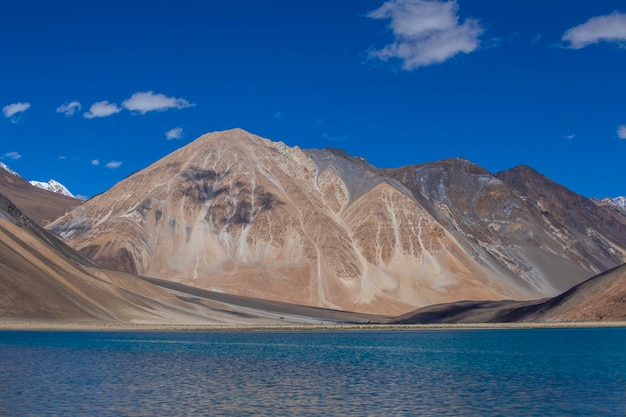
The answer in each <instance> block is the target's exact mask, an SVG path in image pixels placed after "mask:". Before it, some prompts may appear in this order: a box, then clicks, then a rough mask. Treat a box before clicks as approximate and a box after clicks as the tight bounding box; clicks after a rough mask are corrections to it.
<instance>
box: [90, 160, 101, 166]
mask: <svg viewBox="0 0 626 417" xmlns="http://www.w3.org/2000/svg"><path fill="white" fill-rule="evenodd" d="M91 165H93V166H98V165H100V161H99V160H98V159H92V160H91Z"/></svg>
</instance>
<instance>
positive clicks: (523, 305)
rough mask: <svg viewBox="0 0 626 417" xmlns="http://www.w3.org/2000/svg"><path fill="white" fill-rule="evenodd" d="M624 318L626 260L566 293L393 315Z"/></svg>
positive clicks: (412, 318) (501, 319)
mask: <svg viewBox="0 0 626 417" xmlns="http://www.w3.org/2000/svg"><path fill="white" fill-rule="evenodd" d="M625 320H626V264H625V265H622V266H619V267H617V268H613V269H611V270H609V271H606V272H604V273H602V274H599V275H596V276H594V277H592V278H589V279H588V280H586V281H584V282H583V283H581V284H579V285H576V286H575V287H573V288H571V289H570V290H568V291H566V292H565V293H563V294H561V295H559V296H557V297H554V298H551V299H548V300H535V301H510V300H508V301H461V302H455V303H447V304H439V305H433V306H427V307H424V308H421V309H418V310H416V311H412V312H409V313H406V314H404V315H402V316H399V317H396V318H395V319H393V320H392V321H391V322H392V323H396V324H414V323H512V322H529V323H537V322H547V323H559V322H592V321H593V322H603V321H604V322H617V321H625Z"/></svg>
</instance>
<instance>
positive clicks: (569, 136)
mask: <svg viewBox="0 0 626 417" xmlns="http://www.w3.org/2000/svg"><path fill="white" fill-rule="evenodd" d="M565 137H566V138H567V139H569V140H572V139H574V138H575V137H576V133H572V134H571V135H567V136H565Z"/></svg>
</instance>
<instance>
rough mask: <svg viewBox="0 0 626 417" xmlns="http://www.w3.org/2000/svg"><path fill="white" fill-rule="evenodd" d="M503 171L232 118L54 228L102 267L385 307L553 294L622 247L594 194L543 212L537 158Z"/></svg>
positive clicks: (276, 296) (610, 216)
mask: <svg viewBox="0 0 626 417" xmlns="http://www.w3.org/2000/svg"><path fill="white" fill-rule="evenodd" d="M502 175H503V176H504V177H505V179H506V181H505V180H503V179H500V178H499V177H498V176H494V175H492V174H490V173H488V172H487V171H485V170H484V169H482V168H480V167H478V166H477V165H474V164H472V163H470V162H468V161H464V160H459V159H455V160H446V161H440V162H437V163H432V164H424V165H416V166H411V167H404V168H398V169H392V170H381V169H378V168H376V167H373V166H371V165H369V164H368V163H367V162H366V161H365V160H363V159H361V158H356V157H352V156H350V155H347V154H346V153H345V152H343V151H339V150H334V149H323V150H308V151H304V150H301V149H299V148H297V147H294V148H291V147H288V146H286V145H285V144H283V143H281V142H272V141H270V140H267V139H263V138H261V137H258V136H255V135H252V134H250V133H248V132H245V131H243V130H241V129H234V130H229V131H224V132H214V133H210V134H207V135H204V136H201V137H200V138H198V139H197V140H195V141H194V142H192V143H190V144H189V145H187V146H185V147H183V148H181V149H179V150H177V151H175V152H173V153H172V154H170V155H168V156H166V157H164V158H163V159H161V160H159V161H157V162H155V163H154V164H152V165H150V166H149V167H147V168H145V169H144V170H141V171H139V172H137V173H135V174H133V175H131V176H130V177H128V178H126V179H125V180H123V181H121V182H120V183H118V184H117V185H116V186H114V187H113V188H112V189H110V190H109V191H107V192H106V193H104V194H101V195H99V196H96V197H94V198H92V199H91V200H89V201H87V202H85V203H84V204H83V205H81V206H80V207H77V208H76V209H74V210H72V211H71V212H70V213H68V214H67V215H65V216H63V217H62V218H60V219H58V220H57V221H55V222H54V223H52V224H51V225H50V226H49V228H50V230H52V231H53V232H55V233H57V234H58V235H60V236H62V237H63V238H64V239H66V241H67V243H68V244H69V245H71V246H72V247H74V248H75V249H77V250H79V251H80V253H82V254H83V255H85V256H87V257H89V258H90V259H92V260H94V261H95V262H96V263H98V264H99V265H102V266H104V267H107V268H109V269H114V270H119V271H123V272H127V273H133V274H139V275H145V276H150V277H155V278H159V279H162V280H168V281H171V282H174V283H180V284H185V285H190V286H194V287H197V288H200V289H205V290H212V291H217V292H222V293H225V294H234V295H240V296H246V297H254V298H261V299H268V300H276V301H282V302H290V303H296V304H304V305H310V306H318V307H324V308H330V309H343V310H349V311H360V312H366V313H378V314H387V315H391V314H400V313H404V312H407V311H411V310H414V309H415V308H417V307H420V306H425V305H429V304H436V303H445V302H451V301H458V300H463V299H474V300H490V299H491V300H497V299H519V300H529V299H536V298H541V297H546V296H553V295H556V294H558V293H560V292H562V291H564V290H565V289H568V288H570V287H572V286H573V285H575V284H578V283H580V282H582V281H583V280H584V279H586V278H589V277H590V276H592V275H593V274H594V273H596V272H598V271H599V270H604V269H607V268H610V267H614V266H616V265H619V264H621V263H623V262H624V255H625V254H626V249H625V248H626V234H624V235H620V232H619V230H621V228H622V227H624V225H625V224H626V219H624V218H623V216H621V218H617V217H615V214H614V211H606V210H604V209H602V208H601V207H598V206H597V205H595V204H593V203H591V202H590V204H591V205H593V206H594V207H597V208H598V211H597V213H595V214H594V215H593V216H591V217H589V216H588V215H586V214H581V215H580V216H578V215H576V216H574V215H572V216H574V217H572V218H571V219H570V218H569V217H567V215H564V214H563V213H560V212H556V210H557V209H559V208H560V209H564V207H566V204H567V201H561V200H562V199H564V198H569V197H571V196H570V195H569V194H557V195H555V197H556V198H558V199H559V200H558V204H556V205H555V206H554V208H553V210H554V213H553V212H550V211H549V210H547V209H542V208H541V207H542V206H541V204H543V206H544V208H545V207H548V208H552V207H551V206H548V202H540V201H536V200H534V198H535V196H532V198H531V197H529V196H527V195H525V194H524V193H523V192H522V191H520V189H519V188H520V187H518V186H519V184H518V182H519V183H521V184H523V183H525V182H524V181H526V179H525V176H527V175H531V173H528V172H526V171H523V170H521V171H520V170H513V171H512V172H510V173H508V174H502ZM531 176H532V178H533V179H532V181H538V180H537V179H536V178H535V176H536V175H534V174H532V175H531ZM517 177H520V178H518V179H516V178H517ZM516 181H517V182H516ZM538 186H542V187H556V185H555V184H554V183H548V182H545V183H543V182H540V181H539V182H538ZM555 189H559V188H558V187H557V188H555ZM559 190H560V189H559ZM544 191H545V193H549V192H550V191H549V189H548V188H545V190H544ZM528 194H531V193H530V192H529V193H528ZM586 207H587V206H586V205H583V206H581V207H580V209H585V208H586ZM581 216H582V217H581ZM561 218H563V219H565V220H567V221H565V220H563V222H558V220H559V219H561ZM570 220H571V221H572V222H574V223H569V221H570ZM593 221H605V222H607V224H611V225H612V227H613V228H614V230H613V231H611V230H608V227H604V226H601V225H596V224H592V223H590V222H593ZM620 222H621V223H620ZM573 225H575V227H574V228H572V229H570V228H571V227H573ZM580 228H583V229H584V230H583V231H581V230H582V229H581V230H579V229H580Z"/></svg>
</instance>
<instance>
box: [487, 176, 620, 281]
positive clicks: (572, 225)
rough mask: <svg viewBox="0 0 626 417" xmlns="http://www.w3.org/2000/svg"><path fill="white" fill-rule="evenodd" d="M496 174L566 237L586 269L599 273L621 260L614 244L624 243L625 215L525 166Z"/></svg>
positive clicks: (618, 245) (574, 254)
mask: <svg viewBox="0 0 626 417" xmlns="http://www.w3.org/2000/svg"><path fill="white" fill-rule="evenodd" d="M496 177H498V178H499V179H501V180H502V181H503V182H505V183H506V184H508V185H510V186H511V187H514V188H515V189H516V190H518V191H519V192H520V193H522V194H523V195H525V196H526V197H527V199H528V200H529V201H532V202H533V204H534V205H535V207H536V208H537V209H538V210H540V213H541V215H542V216H543V217H544V218H545V219H546V222H547V223H548V224H549V225H550V226H552V227H554V228H555V229H557V230H559V231H561V232H562V233H563V234H565V235H566V236H568V237H569V240H570V242H571V245H572V249H573V252H574V253H573V254H572V256H574V257H577V258H578V260H579V262H581V263H583V264H587V265H586V267H588V269H591V270H594V271H596V272H602V271H605V270H607V269H609V268H611V267H614V266H616V265H619V264H621V263H622V262H624V253H623V252H620V251H618V250H616V248H615V247H616V246H617V247H622V248H623V247H625V246H626V216H623V215H621V213H619V212H617V211H616V210H614V209H613V208H611V207H603V206H599V205H597V204H595V203H594V202H593V201H592V200H590V199H587V198H585V197H583V196H581V195H579V194H576V193H574V192H572V191H570V190H568V189H567V188H565V187H563V186H562V185H559V184H556V183H555V182H553V181H552V180H550V179H549V178H547V177H545V176H543V175H541V174H540V173H538V172H537V171H535V170H534V169H532V168H530V167H528V166H525V165H521V166H518V167H516V168H513V169H510V170H508V171H502V172H499V173H497V174H496Z"/></svg>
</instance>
